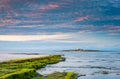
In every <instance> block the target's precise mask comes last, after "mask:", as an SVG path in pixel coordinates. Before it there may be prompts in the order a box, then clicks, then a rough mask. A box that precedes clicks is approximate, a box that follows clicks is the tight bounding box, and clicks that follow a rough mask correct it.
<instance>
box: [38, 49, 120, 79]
mask: <svg viewBox="0 0 120 79" xmlns="http://www.w3.org/2000/svg"><path fill="white" fill-rule="evenodd" d="M42 54H43V55H56V54H61V55H63V56H64V57H65V58H66V61H64V62H60V63H58V64H54V65H48V66H46V67H45V68H43V69H41V70H38V71H37V72H38V73H40V74H43V75H47V74H50V73H53V72H67V71H69V72H75V73H79V74H85V75H86V76H81V77H79V78H78V79H120V53H119V52H58V51H56V52H51V53H42ZM103 72H107V74H104V73H103Z"/></svg>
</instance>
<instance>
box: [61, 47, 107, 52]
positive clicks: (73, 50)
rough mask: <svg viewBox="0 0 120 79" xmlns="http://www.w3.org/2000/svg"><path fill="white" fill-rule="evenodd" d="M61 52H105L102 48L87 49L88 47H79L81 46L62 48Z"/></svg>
mask: <svg viewBox="0 0 120 79" xmlns="http://www.w3.org/2000/svg"><path fill="white" fill-rule="evenodd" d="M62 51H63V52H78V51H80V52H106V51H103V50H88V49H81V48H77V49H70V50H62Z"/></svg>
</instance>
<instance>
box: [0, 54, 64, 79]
mask: <svg viewBox="0 0 120 79" xmlns="http://www.w3.org/2000/svg"><path fill="white" fill-rule="evenodd" d="M64 60H65V58H63V57H62V56H61V55H54V56H46V57H38V58H27V59H16V60H11V61H8V62H1V63H0V79H30V78H32V77H33V76H36V75H37V72H36V70H37V69H40V68H43V67H45V66H46V65H48V64H54V63H58V62H60V61H64Z"/></svg>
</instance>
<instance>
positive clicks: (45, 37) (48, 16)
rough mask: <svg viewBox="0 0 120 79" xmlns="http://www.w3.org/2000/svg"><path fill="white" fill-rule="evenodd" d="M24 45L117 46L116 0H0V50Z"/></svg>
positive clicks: (119, 5) (119, 7)
mask: <svg viewBox="0 0 120 79" xmlns="http://www.w3.org/2000/svg"><path fill="white" fill-rule="evenodd" d="M18 43H19V44H18ZM25 44H27V46H26V45H25ZM3 45H5V46H3ZM30 45H31V47H29V46H30ZM43 45H44V46H43ZM25 46H26V47H28V48H38V46H40V47H41V46H43V48H44V49H45V48H52V49H54V48H55V47H58V48H64V47H65V48H66V49H67V48H76V47H78V48H79V47H82V48H87V49H108V50H111V49H112V50H120V1H119V0H0V47H1V48H0V51H3V49H4V51H5V50H8V49H10V48H11V49H14V48H15V47H18V48H20V47H25ZM16 49H17V48H16ZM38 49H39V48H38Z"/></svg>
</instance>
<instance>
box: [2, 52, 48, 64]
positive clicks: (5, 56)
mask: <svg viewBox="0 0 120 79" xmlns="http://www.w3.org/2000/svg"><path fill="white" fill-rule="evenodd" d="M45 56H48V55H40V54H39V55H34V54H31V55H27V54H17V53H0V62H5V61H10V60H14V59H21V58H34V57H45Z"/></svg>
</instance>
